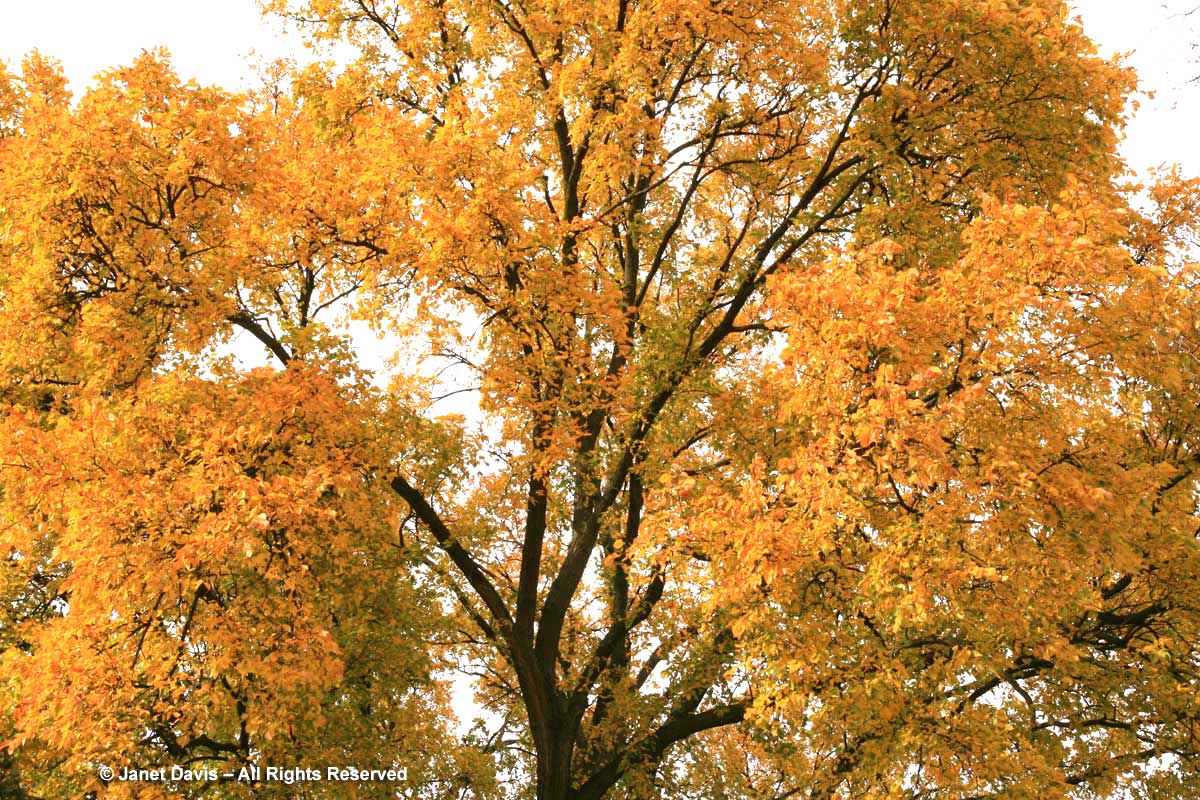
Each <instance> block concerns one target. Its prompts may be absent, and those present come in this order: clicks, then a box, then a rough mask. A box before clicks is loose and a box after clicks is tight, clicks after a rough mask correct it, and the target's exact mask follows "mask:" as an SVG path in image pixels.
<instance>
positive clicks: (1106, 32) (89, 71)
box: [0, 0, 1200, 174]
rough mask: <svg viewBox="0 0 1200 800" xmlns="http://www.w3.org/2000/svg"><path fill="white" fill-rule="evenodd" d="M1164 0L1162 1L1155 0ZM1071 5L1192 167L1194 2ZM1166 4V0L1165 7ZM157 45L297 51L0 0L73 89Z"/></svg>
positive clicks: (192, 17) (1133, 133)
mask: <svg viewBox="0 0 1200 800" xmlns="http://www.w3.org/2000/svg"><path fill="white" fill-rule="evenodd" d="M1164 4H1165V5H1164ZM1072 5H1073V7H1074V8H1075V11H1076V13H1078V14H1079V15H1080V16H1081V17H1082V18H1083V20H1084V26H1085V28H1086V30H1087V31H1088V32H1089V33H1090V34H1091V36H1092V38H1093V39H1095V40H1096V42H1097V43H1098V44H1099V45H1100V48H1101V50H1102V51H1103V52H1105V53H1117V52H1121V53H1129V54H1130V55H1129V62H1130V63H1131V64H1132V65H1133V66H1134V67H1136V68H1137V69H1138V72H1139V74H1140V75H1141V78H1142V83H1143V88H1144V89H1147V90H1152V91H1154V92H1155V94H1156V96H1155V97H1154V98H1153V99H1148V98H1145V97H1143V98H1141V101H1140V102H1141V110H1140V111H1139V112H1138V115H1137V117H1136V119H1135V120H1134V122H1133V124H1132V125H1131V126H1130V129H1129V136H1128V140H1127V142H1126V145H1125V154H1126V157H1127V158H1128V159H1129V161H1130V163H1131V164H1132V165H1133V166H1134V167H1136V168H1138V169H1144V168H1146V167H1149V166H1155V165H1158V164H1162V163H1172V162H1180V163H1182V164H1183V165H1184V166H1185V171H1186V172H1188V173H1190V174H1200V148H1197V147H1196V146H1195V144H1194V142H1193V140H1194V139H1196V138H1200V137H1198V136H1197V133H1196V131H1197V130H1200V125H1198V124H1197V123H1198V122H1200V84H1197V83H1194V82H1190V79H1191V78H1192V77H1194V76H1196V75H1200V50H1196V49H1193V44H1194V43H1195V42H1200V12H1197V13H1196V14H1195V15H1193V16H1192V17H1185V16H1181V15H1179V14H1176V13H1172V10H1176V11H1178V10H1181V9H1186V8H1189V7H1191V5H1200V0H1198V2H1197V3H1192V4H1190V5H1189V0H1074V2H1073V3H1072ZM1167 6H1170V8H1168V7H1167ZM157 46H165V47H167V48H168V49H169V50H170V51H171V53H172V55H173V60H174V63H175V67H176V69H177V70H178V71H179V73H180V74H181V75H182V76H184V77H185V78H191V77H194V78H198V79H199V80H200V81H201V82H204V83H218V84H222V85H224V86H228V87H231V88H233V87H237V86H238V85H239V84H241V83H242V81H244V80H245V79H246V78H247V76H248V75H249V74H250V72H251V68H250V67H249V66H248V64H249V63H250V60H249V59H260V60H262V59H265V60H270V59H273V58H278V57H283V56H287V55H289V54H293V55H294V54H298V53H301V52H302V48H301V47H300V46H299V44H298V40H297V39H295V38H291V39H290V40H289V39H288V38H287V37H285V36H283V35H281V34H280V33H279V26H278V24H277V23H276V22H275V21H274V20H266V21H264V20H263V19H262V17H261V16H260V15H259V12H258V8H257V4H256V2H255V0H203V2H196V0H54V2H39V1H38V0H0V59H3V60H6V61H8V62H10V63H14V64H15V63H18V62H19V61H20V60H21V58H22V57H23V56H24V54H25V53H27V52H29V51H30V50H33V49H38V50H40V51H41V52H42V53H44V54H45V55H48V56H52V57H54V58H56V59H58V60H60V61H61V62H62V63H63V65H64V67H65V68H66V70H67V74H68V76H69V77H70V79H71V82H72V85H73V87H74V88H75V89H76V90H79V89H80V88H82V87H83V86H84V85H85V84H86V83H87V81H88V80H89V79H90V78H91V76H92V75H94V74H95V73H96V72H98V71H100V70H103V69H105V68H107V67H111V66H116V65H121V64H127V63H129V62H130V61H131V60H132V59H133V58H134V57H135V56H136V55H137V54H138V53H139V52H141V50H142V49H144V48H149V47H157Z"/></svg>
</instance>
